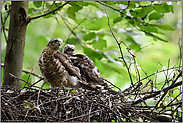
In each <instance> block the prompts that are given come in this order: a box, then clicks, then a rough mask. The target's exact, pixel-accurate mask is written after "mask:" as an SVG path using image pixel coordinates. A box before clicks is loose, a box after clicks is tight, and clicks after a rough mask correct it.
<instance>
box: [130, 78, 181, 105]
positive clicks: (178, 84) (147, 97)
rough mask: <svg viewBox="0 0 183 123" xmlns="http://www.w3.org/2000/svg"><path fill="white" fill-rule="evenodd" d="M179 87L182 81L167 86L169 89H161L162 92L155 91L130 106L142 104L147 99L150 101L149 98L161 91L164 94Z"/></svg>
mask: <svg viewBox="0 0 183 123" xmlns="http://www.w3.org/2000/svg"><path fill="white" fill-rule="evenodd" d="M180 85H182V81H180V82H177V83H175V84H174V85H172V86H169V87H166V88H164V89H162V90H160V91H157V92H156V93H153V94H151V95H148V96H144V97H143V98H141V99H139V100H137V101H134V102H133V103H132V104H131V105H135V104H138V103H141V102H143V101H145V100H147V99H150V98H152V97H155V96H156V95H158V94H160V93H161V92H162V91H164V92H165V91H168V90H170V89H172V88H174V87H177V86H180Z"/></svg>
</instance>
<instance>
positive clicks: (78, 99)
mask: <svg viewBox="0 0 183 123" xmlns="http://www.w3.org/2000/svg"><path fill="white" fill-rule="evenodd" d="M181 76H182V72H179V74H178V75H177V76H176V77H175V78H174V79H173V80H171V81H172V84H170V86H167V87H164V88H162V89H161V90H153V89H151V90H149V91H147V89H150V86H151V84H150V83H151V81H148V82H147V83H146V84H145V85H142V83H141V82H137V83H136V84H134V85H133V86H131V87H129V88H127V89H125V90H123V91H120V90H118V91H116V93H113V92H111V91H105V92H99V91H89V90H82V91H80V92H76V91H75V90H69V89H40V88H36V86H32V87H30V86H26V87H24V88H25V89H15V88H9V87H6V88H4V89H1V121H19V122H20V121H26V122H38V121H39V122H65V121H69V122H73V121H80V122H93V121H98V122H111V121H113V122H114V121H115V122H123V121H126V122H139V121H141V122H142V121H143V122H153V121H156V122H158V121H164V122H165V121H166V122H167V121H169V122H172V121H180V122H181V121H182V119H181V118H182V100H181V98H180V97H181V94H182V91H181V85H182V78H181ZM111 88H112V87H111ZM175 88H179V89H180V90H179V93H178V94H177V96H176V97H175V98H174V99H172V100H171V101H169V103H168V104H165V100H167V98H169V93H173V92H172V91H173V90H174V89H175ZM164 93H166V95H165V96H164V97H163V98H162V99H161V97H162V96H163V95H164ZM155 99H156V100H155ZM160 99H161V100H160ZM149 100H150V101H155V103H154V104H155V105H150V104H151V103H149ZM156 104H157V106H156Z"/></svg>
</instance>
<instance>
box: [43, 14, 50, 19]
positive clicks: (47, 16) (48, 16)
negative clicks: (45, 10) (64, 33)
mask: <svg viewBox="0 0 183 123" xmlns="http://www.w3.org/2000/svg"><path fill="white" fill-rule="evenodd" d="M50 17H51V14H48V15H46V16H43V18H45V19H47V18H50Z"/></svg>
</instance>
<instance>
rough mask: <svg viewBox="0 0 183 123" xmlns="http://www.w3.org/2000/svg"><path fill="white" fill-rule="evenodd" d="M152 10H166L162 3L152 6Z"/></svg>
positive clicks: (160, 11)
mask: <svg viewBox="0 0 183 123" xmlns="http://www.w3.org/2000/svg"><path fill="white" fill-rule="evenodd" d="M153 8H154V10H155V11H156V12H159V13H166V10H165V9H164V7H163V6H162V4H156V5H154V6H153Z"/></svg>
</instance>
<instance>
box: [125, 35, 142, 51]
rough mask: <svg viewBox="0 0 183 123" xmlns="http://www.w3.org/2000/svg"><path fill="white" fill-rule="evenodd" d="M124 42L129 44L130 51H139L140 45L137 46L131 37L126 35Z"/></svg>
mask: <svg viewBox="0 0 183 123" xmlns="http://www.w3.org/2000/svg"><path fill="white" fill-rule="evenodd" d="M126 40H127V41H128V42H130V43H131V44H130V45H129V46H130V48H131V49H135V50H138V49H140V44H137V43H136V42H135V40H134V39H133V38H132V37H131V36H129V35H127V38H126Z"/></svg>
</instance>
